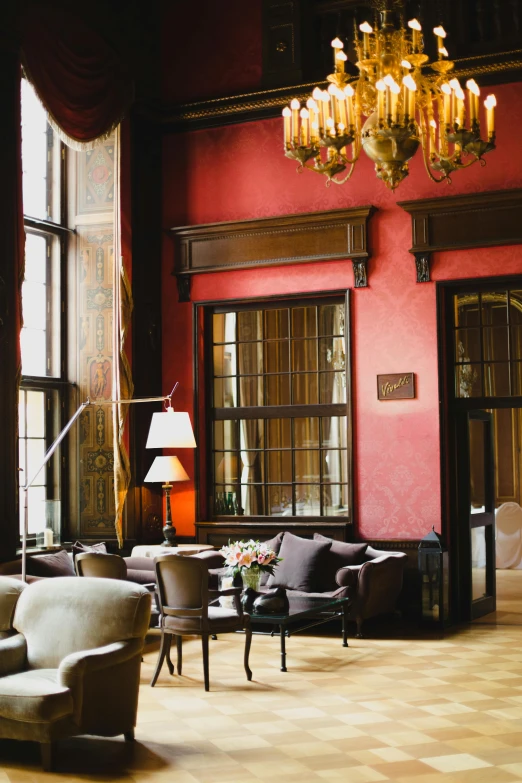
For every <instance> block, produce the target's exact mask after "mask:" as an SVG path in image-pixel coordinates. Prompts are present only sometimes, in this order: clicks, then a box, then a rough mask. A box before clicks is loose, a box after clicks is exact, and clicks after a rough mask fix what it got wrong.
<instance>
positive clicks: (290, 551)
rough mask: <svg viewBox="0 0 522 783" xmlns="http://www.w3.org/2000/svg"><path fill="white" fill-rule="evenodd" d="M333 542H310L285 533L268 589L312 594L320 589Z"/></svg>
mask: <svg viewBox="0 0 522 783" xmlns="http://www.w3.org/2000/svg"><path fill="white" fill-rule="evenodd" d="M331 545H332V543H331V541H328V540H326V541H310V540H309V539H307V538H300V537H299V536H294V535H293V534H292V533H285V535H284V538H283V543H282V544H281V549H280V550H279V557H281V558H282V561H281V562H280V563H278V564H277V566H276V568H275V572H274V576H271V577H270V578H269V580H268V582H267V586H268V587H286V588H288V589H289V590H302V591H304V592H306V593H312V592H314V591H315V590H316V589H318V588H319V589H320V587H319V585H320V579H321V572H322V569H323V567H324V560H325V557H326V555H327V553H328V551H329V549H330V547H331Z"/></svg>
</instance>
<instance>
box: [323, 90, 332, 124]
mask: <svg viewBox="0 0 522 783" xmlns="http://www.w3.org/2000/svg"><path fill="white" fill-rule="evenodd" d="M321 111H322V116H323V128H325V129H326V126H327V124H328V120H329V118H330V96H329V95H328V93H327V91H326V90H323V91H322V92H321ZM325 133H326V130H325Z"/></svg>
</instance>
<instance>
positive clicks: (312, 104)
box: [306, 98, 319, 144]
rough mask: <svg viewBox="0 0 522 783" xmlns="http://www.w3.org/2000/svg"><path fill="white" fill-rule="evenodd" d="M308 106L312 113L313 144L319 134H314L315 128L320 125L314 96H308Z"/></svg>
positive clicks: (311, 131)
mask: <svg viewBox="0 0 522 783" xmlns="http://www.w3.org/2000/svg"><path fill="white" fill-rule="evenodd" d="M306 107H307V109H308V111H309V113H310V142H311V144H313V143H314V142H315V141H317V137H318V134H314V130H315V129H316V128H318V127H319V125H318V123H317V110H318V107H317V103H316V102H315V101H314V99H313V98H308V100H307V102H306Z"/></svg>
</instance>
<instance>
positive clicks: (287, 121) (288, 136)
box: [283, 106, 292, 148]
mask: <svg viewBox="0 0 522 783" xmlns="http://www.w3.org/2000/svg"><path fill="white" fill-rule="evenodd" d="M283 118H284V125H285V147H286V148H288V147H289V146H290V144H291V142H292V131H291V122H292V112H291V111H290V109H289V108H288V106H285V108H284V109H283Z"/></svg>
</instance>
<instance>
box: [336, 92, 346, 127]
mask: <svg viewBox="0 0 522 783" xmlns="http://www.w3.org/2000/svg"><path fill="white" fill-rule="evenodd" d="M335 97H336V100H337V110H338V112H339V125H341V124H342V125H344V127H345V128H346V124H347V117H346V100H345V95H344V92H343V91H342V90H340V89H339V88H338V87H337V89H336V92H335Z"/></svg>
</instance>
